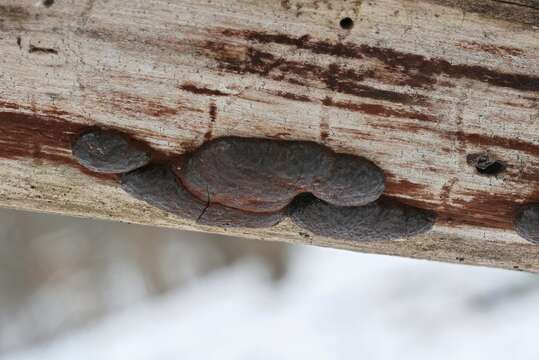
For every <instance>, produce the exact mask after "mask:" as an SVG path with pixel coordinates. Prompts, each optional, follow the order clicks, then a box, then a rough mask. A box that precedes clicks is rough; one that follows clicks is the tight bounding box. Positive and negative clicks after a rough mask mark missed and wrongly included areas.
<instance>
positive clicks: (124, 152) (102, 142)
mask: <svg viewBox="0 0 539 360" xmlns="http://www.w3.org/2000/svg"><path fill="white" fill-rule="evenodd" d="M72 151H73V156H74V157H75V159H77V161H78V162H79V163H80V164H81V165H82V166H84V167H87V168H88V169H90V170H92V171H94V172H98V173H105V174H114V173H125V172H128V171H131V170H134V169H137V168H139V167H142V166H144V165H146V164H148V163H149V162H150V159H151V156H150V151H149V150H148V149H147V148H146V146H144V145H143V144H140V143H138V142H136V141H134V140H132V139H131V138H129V137H127V136H125V135H124V134H122V133H119V132H117V131H113V130H101V129H93V130H90V131H88V132H86V133H83V134H82V135H81V136H79V138H78V139H77V140H76V141H75V143H74V144H73V147H72Z"/></svg>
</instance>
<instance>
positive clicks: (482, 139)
mask: <svg viewBox="0 0 539 360" xmlns="http://www.w3.org/2000/svg"><path fill="white" fill-rule="evenodd" d="M446 136H448V137H449V138H451V137H455V136H456V137H458V138H460V139H462V141H463V142H465V143H468V144H474V145H481V146H488V147H501V148H504V149H508V150H518V151H522V152H524V153H527V154H530V155H533V156H536V157H539V145H536V144H533V143H531V142H526V141H522V140H518V139H516V138H505V137H501V136H489V135H483V134H472V133H465V132H463V131H456V132H454V131H450V132H447V135H446Z"/></svg>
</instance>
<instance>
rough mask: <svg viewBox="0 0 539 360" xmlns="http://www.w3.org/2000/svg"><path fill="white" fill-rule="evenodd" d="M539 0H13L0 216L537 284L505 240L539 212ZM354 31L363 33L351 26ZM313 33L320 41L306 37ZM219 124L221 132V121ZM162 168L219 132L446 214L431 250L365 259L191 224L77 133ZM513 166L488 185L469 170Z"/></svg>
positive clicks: (533, 256) (275, 235)
mask: <svg viewBox="0 0 539 360" xmlns="http://www.w3.org/2000/svg"><path fill="white" fill-rule="evenodd" d="M538 8H539V6H538V5H537V2H535V1H534V0H520V1H513V2H506V1H504V2H498V1H491V0H481V1H466V0H459V1H456V0H425V1H422V0H379V1H363V2H362V1H357V0H355V1H342V0H333V1H331V0H330V1H321V0H312V1H302V0H283V1H262V0H241V1H230V0H229V1H225V0H221V1H215V0H212V1H209V0H208V1H201V0H199V1H196V0H192V1H187V0H176V1H164V0H145V1H142V0H107V1H105V0H89V1H79V0H56V1H55V2H54V4H53V5H52V6H50V7H45V6H43V5H42V4H41V3H39V1H38V0H4V1H2V2H1V3H0V50H1V53H2V55H3V56H2V58H1V60H0V61H1V72H0V80H1V81H0V204H1V205H2V206H7V207H15V208H20V209H29V210H38V211H50V212H58V213H63V214H69V215H75V216H85V217H94V218H101V219H111V220H120V221H128V222H134V223H141V224H149V225H158V226H168V227H175V228H181V229H191V230H202V231H211V232H216V233H225V234H231V235H239V236H247V237H252V238H260V239H266V240H282V241H288V242H293V243H308V244H314V245H322V246H330V247H336V248H344V249H351V250H359V251H365V252H375V253H382V254H392V255H402V256H410V257H417V258H426V259H434V260H443V261H452V262H463V263H470V264H479V265H489V266H499V267H506V268H519V269H523V270H528V271H539V256H538V255H539V246H534V245H531V244H528V243H526V242H525V241H524V240H523V239H521V238H519V237H518V236H517V235H516V234H515V233H514V232H513V231H511V230H510V223H511V217H512V215H513V214H514V210H515V206H517V205H518V204H522V203H525V202H531V201H539V115H538V114H539V107H538V99H539V94H538V86H539V85H538V79H539V29H538V27H539V23H538V18H539V10H538ZM343 17H350V18H352V19H353V20H354V22H355V25H354V27H353V28H352V29H351V30H343V29H341V28H340V27H339V21H340V19H341V18H343ZM306 35H308V37H306ZM210 107H214V108H215V109H216V116H215V117H214V118H212V116H211V115H210V111H209V109H210ZM94 125H97V126H106V127H114V128H117V129H120V130H122V131H126V132H128V133H130V134H132V135H133V136H135V137H137V138H139V139H141V140H144V141H147V142H148V143H150V144H151V145H152V146H154V147H155V148H157V149H159V150H161V151H163V152H166V153H183V152H185V151H189V150H191V149H193V148H194V147H196V146H198V145H200V144H201V143H203V142H204V141H205V139H207V138H210V137H211V138H215V137H219V136H224V135H239V136H249V137H268V138H283V139H304V140H312V141H318V142H321V143H324V144H326V145H327V146H329V147H331V148H333V149H334V150H336V151H339V152H347V153H353V154H358V155H363V156H366V157H368V158H370V159H372V160H373V161H375V162H376V163H377V164H379V165H380V166H381V167H382V168H383V169H384V170H385V171H386V173H387V176H388V190H387V195H389V196H394V197H397V198H399V199H401V200H402V201H405V202H408V203H411V204H415V205H418V206H420V207H426V208H430V209H434V210H436V211H438V212H439V213H440V221H439V222H438V224H437V226H436V227H435V229H434V231H432V232H431V233H429V234H427V235H426V236H423V237H418V238H416V239H411V240H400V241H393V242H380V243H364V244H358V243H354V242H345V241H335V240H331V239H323V238H319V237H312V236H311V235H308V234H305V233H303V232H302V231H301V230H300V229H298V228H296V227H295V226H294V225H292V224H291V223H290V222H288V221H286V222H284V223H283V224H281V225H279V226H276V227H275V228H272V229H267V230H259V231H254V230H243V229H237V230H222V229H216V228H207V227H203V226H199V225H195V224H193V223H191V222H188V221H184V220H182V219H178V218H176V217H174V216H172V215H169V214H166V213H164V212H162V211H159V210H157V209H155V208H153V207H151V206H149V205H147V204H144V203H141V202H139V201H136V200H134V199H132V198H131V197H129V196H128V195H127V194H125V193H124V192H123V191H122V190H120V189H119V187H118V185H117V183H116V182H115V181H114V180H112V179H110V178H106V177H95V176H91V175H89V174H88V173H85V172H83V171H82V169H81V168H80V167H78V166H77V165H76V164H75V162H74V161H73V159H72V158H71V155H70V151H69V141H70V139H71V137H72V135H73V134H75V133H76V132H77V131H79V130H80V129H81V128H82V127H83V126H94ZM482 151H489V152H491V153H492V154H494V155H495V156H497V157H498V158H499V159H501V160H503V161H504V162H506V163H507V164H508V165H509V167H508V169H507V171H506V172H504V173H502V174H501V175H499V176H497V177H484V176H479V175H478V174H477V173H476V172H475V170H474V169H473V168H472V167H470V166H469V165H467V163H466V155H467V154H470V153H475V152H482Z"/></svg>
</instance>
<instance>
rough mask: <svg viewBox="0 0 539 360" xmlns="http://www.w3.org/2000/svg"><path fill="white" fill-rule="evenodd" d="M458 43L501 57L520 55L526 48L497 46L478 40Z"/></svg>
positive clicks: (464, 46) (465, 47)
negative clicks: (481, 42)
mask: <svg viewBox="0 0 539 360" xmlns="http://www.w3.org/2000/svg"><path fill="white" fill-rule="evenodd" d="M456 45H457V46H458V47H460V48H463V49H467V50H475V51H483V52H486V53H489V54H492V55H496V56H499V57H506V56H519V55H522V54H523V53H524V50H521V49H517V48H514V47H509V46H497V45H494V44H480V43H478V42H477V41H459V42H457V43H456Z"/></svg>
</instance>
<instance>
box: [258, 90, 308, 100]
mask: <svg viewBox="0 0 539 360" xmlns="http://www.w3.org/2000/svg"><path fill="white" fill-rule="evenodd" d="M269 93H270V94H272V95H275V96H279V97H282V98H284V99H288V100H293V101H301V102H314V101H313V100H312V99H310V98H309V97H307V96H304V95H300V94H294V93H291V92H288V91H270V92H269Z"/></svg>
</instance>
